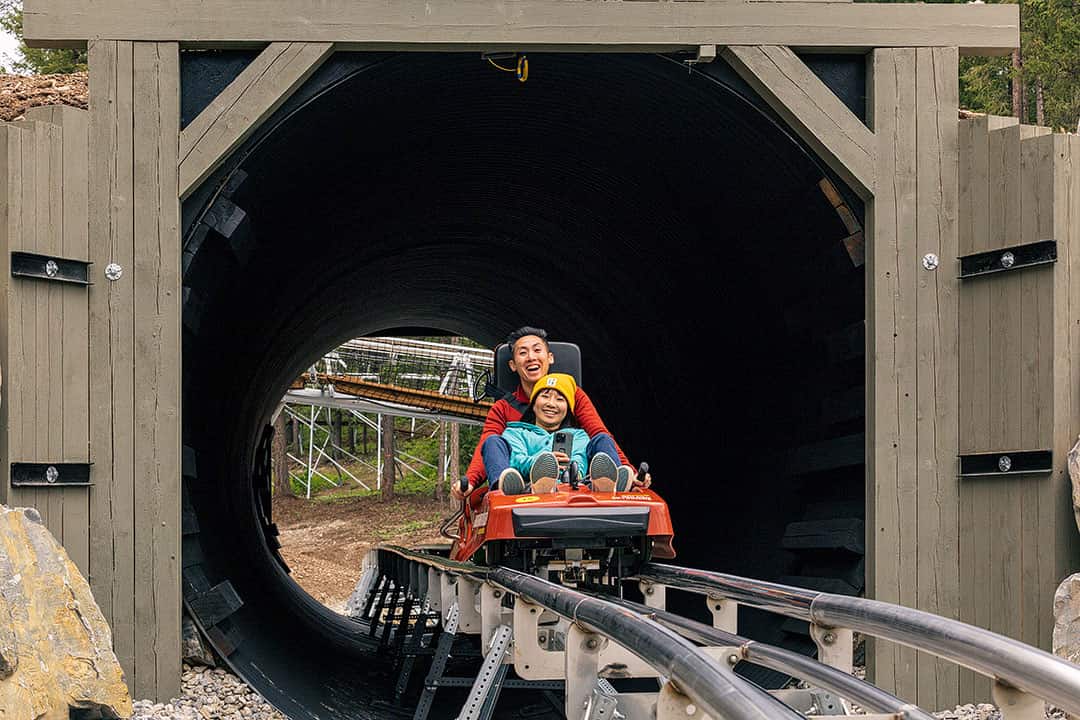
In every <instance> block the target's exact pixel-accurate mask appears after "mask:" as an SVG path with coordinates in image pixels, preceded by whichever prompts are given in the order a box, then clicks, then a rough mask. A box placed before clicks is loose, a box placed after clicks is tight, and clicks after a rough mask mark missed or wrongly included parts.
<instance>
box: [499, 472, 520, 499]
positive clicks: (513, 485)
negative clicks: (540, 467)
mask: <svg viewBox="0 0 1080 720" xmlns="http://www.w3.org/2000/svg"><path fill="white" fill-rule="evenodd" d="M499 489H500V490H502V491H503V495H524V494H525V479H524V478H522V477H521V476H520V475H517V474H507V475H506V476H505V477H504V478H503V479H502V480H500V481H499Z"/></svg>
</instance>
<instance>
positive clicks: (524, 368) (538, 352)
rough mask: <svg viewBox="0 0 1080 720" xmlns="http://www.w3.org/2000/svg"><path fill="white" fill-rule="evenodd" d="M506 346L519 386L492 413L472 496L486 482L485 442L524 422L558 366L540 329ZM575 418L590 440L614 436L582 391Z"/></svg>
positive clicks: (515, 335) (622, 458) (475, 460)
mask: <svg viewBox="0 0 1080 720" xmlns="http://www.w3.org/2000/svg"><path fill="white" fill-rule="evenodd" d="M506 344H507V345H508V346H510V361H509V366H510V369H511V370H513V371H514V372H515V373H517V376H518V381H519V383H518V387H517V389H516V390H515V391H514V392H512V393H511V394H510V395H508V396H507V397H505V398H502V399H500V400H496V401H495V404H494V405H492V406H491V409H490V410H488V414H487V417H486V418H485V419H484V427H483V430H481V431H480V440H479V441H478V442H477V443H476V450H475V452H473V456H472V460H471V461H470V462H469V469H468V470H466V472H465V477H467V478H468V479H469V492H472V489H473V488H474V487H476V486H477V485H479V484H480V483H481V482H483V481H484V478H485V473H484V457H483V454H482V452H481V449H482V448H483V446H484V441H485V440H487V439H488V438H489V437H491V436H492V435H501V434H502V432H503V430H505V429H506V426H507V424H508V423H511V422H515V421H517V420H521V416H522V414H523V413H524V412H525V410H526V409H527V408H528V407H529V400H530V398H531V397H532V391H533V387H534V386H535V385H536V381H537V380H539V379H540V378H542V377H544V376H545V375H547V374H548V368H550V367H551V364H552V363H553V362H555V356H554V355H553V354H552V353H551V347H550V346H549V345H548V341H547V332H546V331H544V330H542V329H540V328H536V327H529V326H525V327H521V328H518V329H517V330H515V331H514V332H512V333H510V335H509V336H508V337H507V338H506ZM574 414H575V415H576V416H577V421H578V424H579V425H580V426H581V429H582V430H584V431H585V432H586V433H588V435H589V436H590V437H592V436H593V435H598V434H600V433H606V434H608V435H610V434H611V432H610V431H609V430H608V429H607V426H606V425H604V421H603V420H601V419H600V414H599V413H598V412H596V407H595V406H594V405H593V403H592V400H590V399H589V396H588V395H587V394H585V391H584V390H582V389H581V388H580V387H578V388H577V390H576V392H575V394H574ZM618 450H619V462H621V463H622V464H623V465H626V466H629V465H630V461H629V460H627V459H626V454H625V453H623V451H622V449H621V448H618ZM451 492H452V494H453V495H454V496H455V497H458V498H460V497H461V496H462V493H461V489H460V488H459V487H458V484H457V483H453V484H452V487H451Z"/></svg>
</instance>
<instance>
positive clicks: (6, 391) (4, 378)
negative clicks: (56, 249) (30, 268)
mask: <svg viewBox="0 0 1080 720" xmlns="http://www.w3.org/2000/svg"><path fill="white" fill-rule="evenodd" d="M19 143H20V130H18V129H17V128H16V127H15V126H13V125H10V124H7V123H5V124H0V199H2V202H0V318H2V319H3V322H2V323H0V364H2V367H0V387H2V395H3V402H0V463H2V467H3V468H4V471H3V473H2V482H0V502H2V503H4V504H8V505H14V504H15V503H14V502H13V498H12V497H11V495H12V493H11V492H10V483H9V472H8V470H7V468H8V467H10V463H11V457H12V452H13V451H15V452H17V451H18V446H17V443H18V439H17V438H15V440H14V442H13V440H12V437H13V436H14V435H15V428H14V427H13V422H12V420H11V418H14V417H18V416H17V415H13V414H12V410H11V407H12V405H13V403H15V402H17V401H18V396H17V393H13V392H12V391H11V387H12V386H11V382H12V375H13V370H14V358H13V357H12V355H11V348H12V347H13V346H12V344H11V340H12V337H13V336H15V335H16V334H17V332H18V329H17V325H18V323H15V322H12V321H11V318H14V317H16V315H15V314H14V313H12V308H13V305H12V301H11V297H12V295H13V293H14V287H13V286H14V281H13V279H12V277H11V252H10V251H11V249H12V248H13V247H14V243H15V238H16V237H17V235H15V234H13V231H14V226H15V223H16V222H17V220H16V219H17V218H18V217H19V215H20V210H19V203H20V202H21V200H22V197H21V196H22V187H21V182H20V180H19V172H20V169H21V163H20V159H21V157H22V150H21V148H20V147H19ZM9 313H11V314H9Z"/></svg>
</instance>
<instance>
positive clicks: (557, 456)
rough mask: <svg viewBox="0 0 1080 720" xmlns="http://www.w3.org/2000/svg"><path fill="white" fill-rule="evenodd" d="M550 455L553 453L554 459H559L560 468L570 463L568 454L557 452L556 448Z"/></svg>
mask: <svg viewBox="0 0 1080 720" xmlns="http://www.w3.org/2000/svg"><path fill="white" fill-rule="evenodd" d="M552 455H554V456H555V459H556V460H558V461H559V467H562V468H565V467H569V465H570V456H569V455H567V454H566V453H564V452H559V451H558V450H556V451H555V452H553V453H552Z"/></svg>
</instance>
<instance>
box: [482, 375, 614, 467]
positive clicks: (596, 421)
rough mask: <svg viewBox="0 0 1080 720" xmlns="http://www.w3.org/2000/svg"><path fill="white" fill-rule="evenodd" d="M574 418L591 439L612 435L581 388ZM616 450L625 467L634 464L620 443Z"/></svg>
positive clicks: (575, 404)
mask: <svg viewBox="0 0 1080 720" xmlns="http://www.w3.org/2000/svg"><path fill="white" fill-rule="evenodd" d="M574 417H576V418H577V421H578V425H580V426H581V429H582V430H584V431H585V432H586V433H588V435H589V437H592V436H593V435H596V434H597V433H607V434H608V435H611V431H610V430H608V429H607V426H606V425H604V421H603V420H601V419H600V413H598V412H596V406H595V405H593V403H592V400H590V399H589V396H588V395H586V394H585V391H584V390H582V389H581V388H578V389H577V394H576V395H574ZM500 432H501V431H500ZM611 439H612V440H614V439H615V436H614V435H611ZM615 449H616V450H618V451H619V462H621V463H622V464H623V465H630V466H631V467H633V464H632V463H631V462H630V461H629V460H628V459H627V457H626V453H624V452H623V449H622V448H621V447H619V443H618V441H616V442H615Z"/></svg>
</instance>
